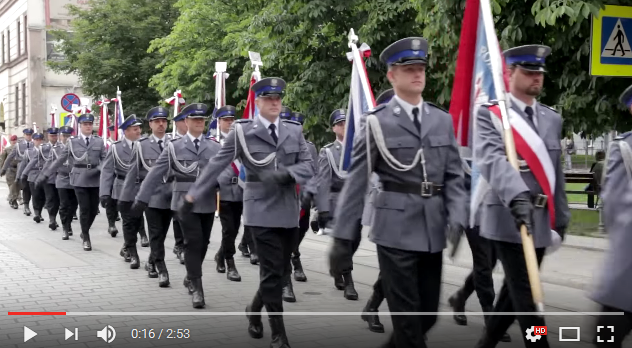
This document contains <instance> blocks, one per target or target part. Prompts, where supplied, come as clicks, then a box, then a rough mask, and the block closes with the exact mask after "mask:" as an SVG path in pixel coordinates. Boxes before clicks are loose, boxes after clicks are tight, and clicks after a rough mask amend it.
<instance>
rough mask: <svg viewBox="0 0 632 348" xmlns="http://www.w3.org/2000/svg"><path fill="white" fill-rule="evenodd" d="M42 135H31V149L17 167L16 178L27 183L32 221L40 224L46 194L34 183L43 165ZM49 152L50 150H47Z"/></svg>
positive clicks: (41, 187)
mask: <svg viewBox="0 0 632 348" xmlns="http://www.w3.org/2000/svg"><path fill="white" fill-rule="evenodd" d="M43 141H44V134H42V133H35V134H33V147H31V148H29V149H27V150H26V153H25V154H24V158H23V159H22V162H21V163H20V166H19V167H18V177H20V178H22V181H23V182H27V183H28V185H29V188H30V191H31V195H32V196H33V212H34V213H35V214H34V216H33V221H35V222H37V223H40V222H42V221H44V219H43V218H42V209H43V208H44V204H45V203H46V194H45V193H44V187H43V186H42V185H35V181H36V179H37V177H38V175H39V174H40V171H41V170H42V167H43V166H44V163H45V157H46V156H45V155H44V154H42V143H43ZM49 150H50V148H49Z"/></svg>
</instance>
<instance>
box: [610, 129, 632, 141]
mask: <svg viewBox="0 0 632 348" xmlns="http://www.w3.org/2000/svg"><path fill="white" fill-rule="evenodd" d="M631 134H632V131H630V132H625V133H623V134H619V135H617V137H616V138H614V140H623V139H625V138H627V137H629V136H630V135H631Z"/></svg>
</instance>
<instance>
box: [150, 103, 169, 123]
mask: <svg viewBox="0 0 632 348" xmlns="http://www.w3.org/2000/svg"><path fill="white" fill-rule="evenodd" d="M168 117H169V109H167V108H165V107H162V106H156V107H154V108H151V109H149V111H147V115H146V116H145V118H146V119H147V121H153V120H157V119H160V118H162V119H166V118H168Z"/></svg>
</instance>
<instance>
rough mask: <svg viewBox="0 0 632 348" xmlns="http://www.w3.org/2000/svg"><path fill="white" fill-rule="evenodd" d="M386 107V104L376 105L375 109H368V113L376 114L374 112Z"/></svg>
mask: <svg viewBox="0 0 632 348" xmlns="http://www.w3.org/2000/svg"><path fill="white" fill-rule="evenodd" d="M385 107H386V104H380V105H378V106H376V107H374V108H373V109H371V110H369V111H367V112H366V115H370V114H374V113H376V112H378V111H380V110H382V109H384V108H385Z"/></svg>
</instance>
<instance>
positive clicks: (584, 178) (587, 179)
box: [564, 173, 595, 195]
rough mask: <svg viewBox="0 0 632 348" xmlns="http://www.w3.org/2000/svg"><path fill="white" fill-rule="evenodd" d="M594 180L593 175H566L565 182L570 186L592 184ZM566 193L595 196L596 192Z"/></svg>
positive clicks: (567, 191) (568, 191)
mask: <svg viewBox="0 0 632 348" xmlns="http://www.w3.org/2000/svg"><path fill="white" fill-rule="evenodd" d="M593 180H594V174H593V173H564V181H565V182H567V183H570V184H586V185H588V184H590V183H592V182H593ZM566 193H572V194H584V195H594V194H595V192H594V191H584V190H582V191H576V190H566Z"/></svg>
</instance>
